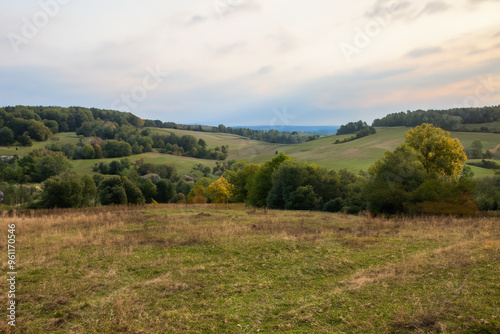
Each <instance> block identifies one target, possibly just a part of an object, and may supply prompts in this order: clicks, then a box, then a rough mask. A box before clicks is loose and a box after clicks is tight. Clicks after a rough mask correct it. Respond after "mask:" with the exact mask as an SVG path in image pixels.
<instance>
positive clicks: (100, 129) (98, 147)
mask: <svg viewBox="0 0 500 334" xmlns="http://www.w3.org/2000/svg"><path fill="white" fill-rule="evenodd" d="M144 125H145V121H144V120H142V119H141V118H139V117H137V116H135V115H133V114H131V113H124V112H119V111H113V110H101V109H96V108H90V109H88V108H80V107H70V108H61V107H26V106H16V107H4V108H0V146H10V145H16V144H17V145H21V146H31V145H32V144H33V141H48V140H49V139H50V138H51V137H52V136H53V135H54V134H56V133H58V132H76V133H77V134H78V135H80V136H82V138H81V141H80V143H79V144H78V145H72V144H59V143H57V142H50V143H49V144H48V145H47V149H48V150H51V151H54V152H62V153H63V154H64V155H65V156H66V157H67V158H69V159H100V158H118V157H126V156H130V155H132V154H141V153H145V152H151V151H152V150H153V148H155V149H158V150H159V152H161V153H166V154H174V155H183V156H190V157H195V158H200V159H214V160H224V159H226V157H227V152H228V147H227V146H222V147H215V148H207V145H206V142H205V141H204V140H202V139H201V140H199V139H197V138H195V137H193V136H190V135H184V136H178V135H176V134H174V133H170V134H166V133H157V132H154V131H152V130H151V129H147V128H144ZM84 138H88V139H87V140H85V139H84Z"/></svg>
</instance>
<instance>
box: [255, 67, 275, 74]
mask: <svg viewBox="0 0 500 334" xmlns="http://www.w3.org/2000/svg"><path fill="white" fill-rule="evenodd" d="M272 71H273V67H272V66H263V67H261V68H260V69H259V70H258V71H257V74H259V75H262V74H267V73H271V72H272Z"/></svg>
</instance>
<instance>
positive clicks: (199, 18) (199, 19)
mask: <svg viewBox="0 0 500 334" xmlns="http://www.w3.org/2000/svg"><path fill="white" fill-rule="evenodd" d="M205 20H206V18H204V17H203V16H200V15H194V16H193V17H192V18H191V21H189V24H190V25H193V24H198V23H201V22H204V21H205Z"/></svg>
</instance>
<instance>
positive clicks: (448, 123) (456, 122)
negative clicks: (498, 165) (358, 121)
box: [373, 105, 500, 133]
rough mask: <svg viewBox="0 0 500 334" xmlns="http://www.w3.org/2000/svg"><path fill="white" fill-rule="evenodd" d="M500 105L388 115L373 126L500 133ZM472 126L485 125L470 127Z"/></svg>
mask: <svg viewBox="0 0 500 334" xmlns="http://www.w3.org/2000/svg"><path fill="white" fill-rule="evenodd" d="M498 121H500V105H499V106H492V107H483V108H455V109H449V110H427V111H424V110H416V111H407V112H400V113H394V114H390V115H387V116H385V117H383V118H381V119H376V120H375V121H374V122H373V126H375V127H382V126H407V127H414V126H418V125H420V124H423V123H431V124H433V125H435V126H438V127H440V128H442V129H445V130H448V131H451V130H453V131H479V132H492V133H500V124H497V125H491V124H486V123H494V122H498ZM470 124H484V125H483V126H479V127H470V126H467V125H470Z"/></svg>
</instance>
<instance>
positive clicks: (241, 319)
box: [0, 205, 500, 333]
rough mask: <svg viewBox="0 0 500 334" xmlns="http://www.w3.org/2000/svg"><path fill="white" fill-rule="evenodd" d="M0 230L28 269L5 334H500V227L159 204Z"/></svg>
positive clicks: (475, 221)
mask: <svg viewBox="0 0 500 334" xmlns="http://www.w3.org/2000/svg"><path fill="white" fill-rule="evenodd" d="M1 222H2V223H1V228H2V230H3V231H5V233H7V230H8V227H7V226H8V225H9V224H15V225H16V245H17V252H18V253H17V256H18V260H19V263H18V267H17V270H18V282H17V294H16V296H17V298H16V300H17V302H18V305H17V316H18V318H17V326H16V330H15V331H14V330H12V328H10V326H8V324H7V320H6V317H5V316H4V317H3V320H2V321H1V322H0V331H1V332H5V333H9V332H11V333H14V332H17V333H236V332H243V333H257V332H260V333H279V332H283V333H303V332H309V333H440V332H442V333H499V332H500V318H499V314H500V281H499V279H498V277H500V266H499V263H500V223H499V220H498V219H497V218H464V219H459V218H449V217H441V218H436V217H430V218H399V219H397V218H393V219H382V218H371V217H367V216H359V217H357V216H346V215H342V214H330V213H315V212H297V211H265V210H253V209H249V208H245V207H244V206H243V205H234V206H229V207H226V206H215V205H213V206H211V205H200V206H191V205H190V206H189V207H187V208H186V207H185V206H179V205H160V206H158V207H152V206H144V207H126V206H124V207H102V208H93V209H80V210H78V209H73V210H53V211H33V212H31V213H30V214H28V215H25V216H21V215H18V216H17V217H8V216H4V217H3V218H2V219H1ZM5 240H6V239H4V241H5ZM1 249H2V253H4V254H6V253H7V250H6V242H3V243H2V244H1ZM1 268H2V271H3V272H4V273H5V274H6V273H7V272H8V268H7V265H6V261H2V266H1ZM0 288H1V289H2V293H1V294H0V301H1V302H0V303H1V304H2V305H6V303H7V294H6V291H7V290H8V289H7V283H6V281H5V280H4V281H3V283H2V285H0ZM3 313H6V311H5V308H4V312H3Z"/></svg>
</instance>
